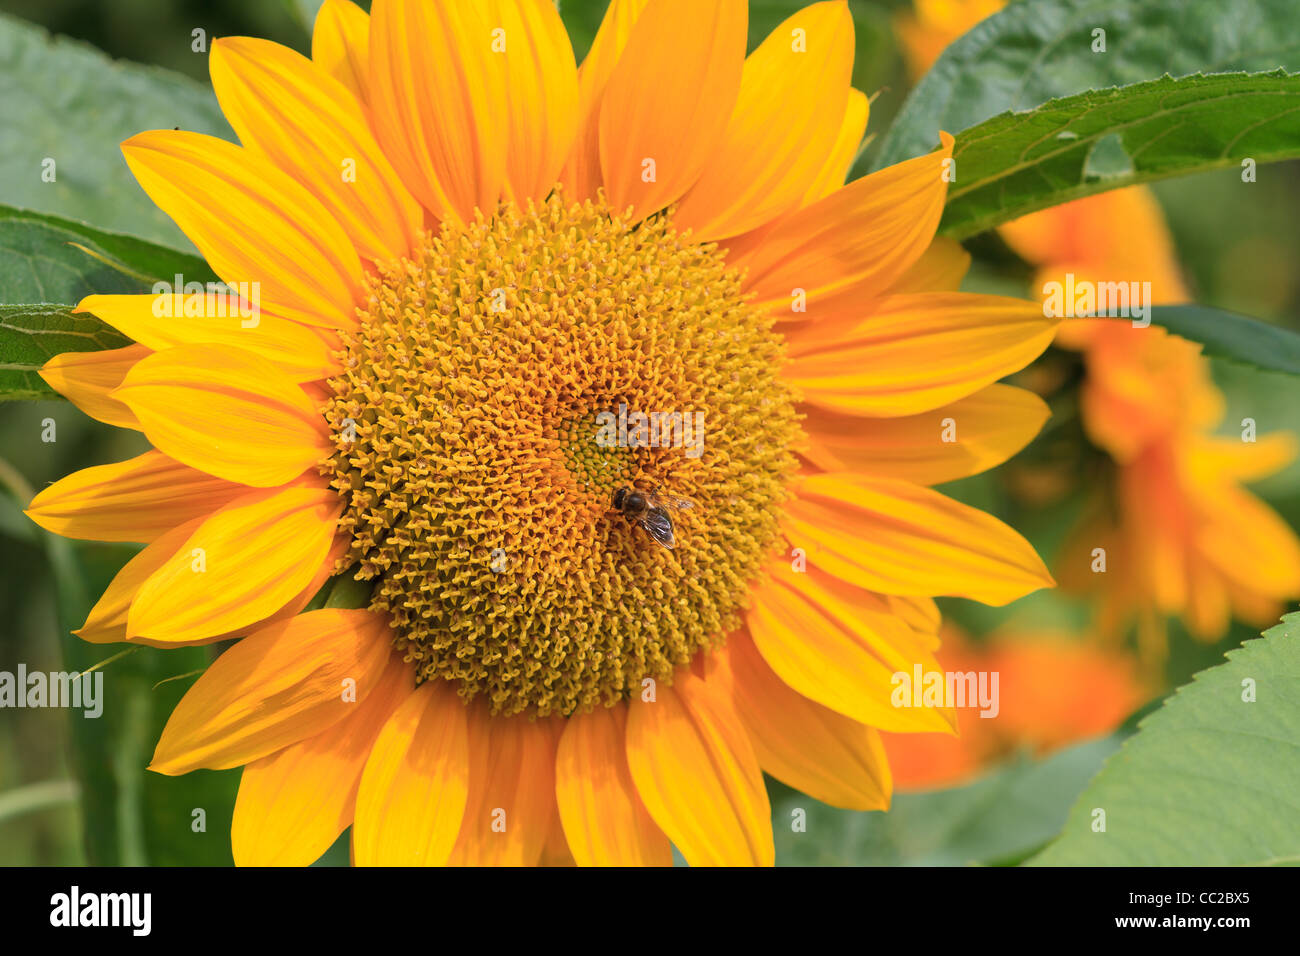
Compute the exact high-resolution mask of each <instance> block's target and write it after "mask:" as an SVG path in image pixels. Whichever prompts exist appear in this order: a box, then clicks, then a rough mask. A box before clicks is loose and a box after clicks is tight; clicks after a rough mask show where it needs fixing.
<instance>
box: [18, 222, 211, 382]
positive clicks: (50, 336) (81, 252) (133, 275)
mask: <svg viewBox="0 0 1300 956" xmlns="http://www.w3.org/2000/svg"><path fill="white" fill-rule="evenodd" d="M177 274H179V275H182V276H183V277H184V280H185V281H186V282H189V281H198V282H209V281H214V280H215V279H216V276H214V275H213V273H212V270H211V269H209V268H208V266H207V264H206V263H205V262H204V261H203V260H202V259H200V258H198V257H197V256H191V255H189V254H187V253H183V252H176V251H175V250H172V249H167V248H165V247H163V246H159V245H155V244H154V243H151V242H146V241H144V240H142V239H136V238H134V237H132V236H123V235H118V234H115V233H110V232H105V231H103V230H101V229H96V228H94V227H93V226H88V225H86V224H85V223H80V222H75V221H73V220H68V219H61V218H59V217H56V216H49V215H44V214H41V213H31V212H28V211H26V210H19V209H13V208H10V207H4V206H0V302H8V303H26V304H10V305H0V401H3V400H6V399H16V398H55V397H57V395H56V393H55V392H54V391H53V390H52V389H50V387H49V386H47V385H46V384H45V382H44V381H42V379H41V378H40V376H39V375H37V374H36V372H37V370H38V369H39V368H40V367H41V366H42V365H44V364H45V362H46V361H48V360H49V359H50V358H52V357H53V356H55V355H58V354H60V353H62V352H88V351H95V350H99V349H115V348H121V347H122V346H124V345H129V344H130V339H128V338H126V337H125V336H123V335H120V334H119V333H118V332H117V331H115V330H114V329H112V328H110V327H109V326H107V325H105V324H104V323H103V322H101V321H100V320H99V319H96V318H94V317H93V316H90V315H84V314H82V315H73V314H72V310H73V308H75V305H74V303H76V302H79V301H80V300H81V299H82V298H83V297H84V296H87V295H90V294H91V293H95V292H99V293H139V292H147V291H148V290H149V289H150V287H151V286H152V285H153V283H154V282H156V281H159V280H163V281H168V282H170V281H173V279H174V276H175V275H177Z"/></svg>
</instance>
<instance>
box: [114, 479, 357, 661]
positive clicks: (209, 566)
mask: <svg viewBox="0 0 1300 956" xmlns="http://www.w3.org/2000/svg"><path fill="white" fill-rule="evenodd" d="M341 509H342V504H341V502H340V501H339V497H338V495H337V494H336V493H335V492H334V491H333V490H331V489H329V488H313V487H311V486H308V485H303V486H294V485H291V486H289V487H287V488H283V489H273V490H268V491H254V492H252V493H250V494H247V495H244V496H243V497H240V498H236V499H235V500H234V501H232V502H230V504H228V505H226V506H225V507H224V508H222V509H221V510H220V511H218V512H217V513H216V514H214V515H212V517H210V518H208V519H207V520H206V521H204V522H203V523H202V525H200V526H199V528H198V529H197V530H195V532H194V533H193V534H192V535H190V537H189V539H188V540H186V541H185V543H184V544H182V545H181V547H180V549H179V550H178V551H177V552H176V554H175V556H174V557H172V558H170V559H168V560H167V561H166V562H165V563H164V564H163V566H162V567H161V568H159V569H158V570H157V571H155V572H154V573H153V574H152V575H151V576H150V578H149V580H148V581H146V582H145V583H144V585H143V586H142V587H141V588H140V591H139V593H138V594H137V595H136V597H135V601H134V602H133V603H132V604H131V613H130V618H129V624H128V629H127V636H128V637H137V636H138V637H147V638H150V639H152V640H155V641H170V642H183V641H195V640H199V639H202V638H204V637H210V636H212V635H214V634H224V633H226V632H227V631H233V630H234V629H235V628H238V627H244V626H247V625H250V624H253V623H255V622H257V621H260V620H262V619H263V618H266V617H268V616H270V615H271V614H273V613H275V612H276V611H277V610H279V609H280V608H281V607H283V606H284V604H285V603H286V602H287V601H289V600H290V599H291V598H293V597H294V596H296V595H297V594H298V593H299V592H300V591H302V589H303V588H305V587H306V586H307V585H308V583H310V582H311V581H312V580H313V578H315V577H316V575H317V573H318V571H319V569H320V567H321V565H322V563H323V562H324V561H325V558H326V556H327V555H328V554H329V551H330V545H331V543H332V541H333V538H334V527H335V524H336V520H337V518H338V515H339V512H340V510H341Z"/></svg>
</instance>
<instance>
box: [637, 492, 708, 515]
mask: <svg viewBox="0 0 1300 956" xmlns="http://www.w3.org/2000/svg"><path fill="white" fill-rule="evenodd" d="M646 500H647V501H648V502H650V504H651V505H658V506H659V507H660V508H676V509H677V510H678V511H690V510H691V509H692V508H694V507H696V504H695V502H694V501H692V500H691V499H690V498H683V497H681V496H679V495H661V494H659V493H658V492H649V493H647V494H646Z"/></svg>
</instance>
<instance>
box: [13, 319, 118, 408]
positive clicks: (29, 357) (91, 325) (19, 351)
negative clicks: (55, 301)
mask: <svg viewBox="0 0 1300 956" xmlns="http://www.w3.org/2000/svg"><path fill="white" fill-rule="evenodd" d="M71 309H72V306H67V305H50V304H36V305H0V401H5V400H8V399H17V398H57V397H58V394H57V393H56V392H55V391H54V390H53V389H51V388H50V387H49V386H48V385H46V384H45V381H44V380H43V379H42V378H41V377H40V376H39V375H37V374H36V373H37V370H39V369H40V367H41V366H42V365H44V364H45V363H46V362H47V361H49V359H51V358H53V357H54V356H55V355H59V354H60V353H63V352H94V351H99V350H101V349H116V348H121V347H122V346H124V345H130V344H131V340H130V339H128V338H127V337H126V336H124V335H122V334H121V333H120V332H118V331H117V330H116V329H113V328H110V327H109V326H107V325H105V324H104V323H103V322H101V321H100V320H99V319H97V318H95V317H94V316H92V315H73V314H72V312H71Z"/></svg>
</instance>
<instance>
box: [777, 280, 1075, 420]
mask: <svg viewBox="0 0 1300 956" xmlns="http://www.w3.org/2000/svg"><path fill="white" fill-rule="evenodd" d="M1057 321H1058V320H1056V319H1053V318H1047V317H1046V316H1044V315H1043V310H1042V307H1041V306H1039V305H1037V304H1035V303H1032V302H1026V301H1024V300H1023V299H1010V298H1004V297H1002V296H992V295H979V294H975V293H968V292H932V293H915V294H910V295H891V296H888V297H887V298H884V299H881V300H879V301H877V302H875V303H873V304H872V305H871V308H870V314H869V315H868V316H865V317H859V316H853V315H844V316H837V317H835V318H832V319H826V320H820V321H817V320H814V321H811V322H808V323H806V324H804V325H803V326H800V327H799V328H798V329H797V330H796V331H795V332H793V333H791V334H790V335H789V336H788V342H789V349H790V355H791V359H790V362H789V364H788V365H787V366H786V368H785V370H784V373H783V374H784V375H785V378H786V379H787V380H788V381H790V382H791V383H793V384H794V385H795V386H796V387H797V388H799V389H800V391H801V392H802V394H803V397H804V399H805V401H808V402H810V403H812V404H814V405H820V406H821V407H823V408H828V409H831V410H833V411H838V412H845V413H849V414H856V415H880V416H896V415H913V414H916V413H918V412H924V411H928V410H929V409H932V408H938V407H939V406H940V405H944V404H947V403H948V402H954V401H956V400H957V399H959V398H964V397H965V396H967V395H970V394H972V393H974V392H976V391H979V390H980V389H981V388H984V387H985V386H986V385H991V384H993V383H994V382H996V381H997V380H998V379H1000V378H1002V377H1003V376H1005V375H1009V374H1011V373H1012V372H1015V371H1019V370H1020V369H1022V368H1024V367H1025V366H1026V365H1028V364H1029V363H1030V362H1032V361H1033V360H1034V359H1035V358H1037V357H1038V356H1039V355H1040V354H1042V352H1043V350H1044V349H1046V348H1047V346H1048V345H1050V344H1051V342H1052V336H1053V335H1054V334H1055V332H1056V325H1057Z"/></svg>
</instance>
